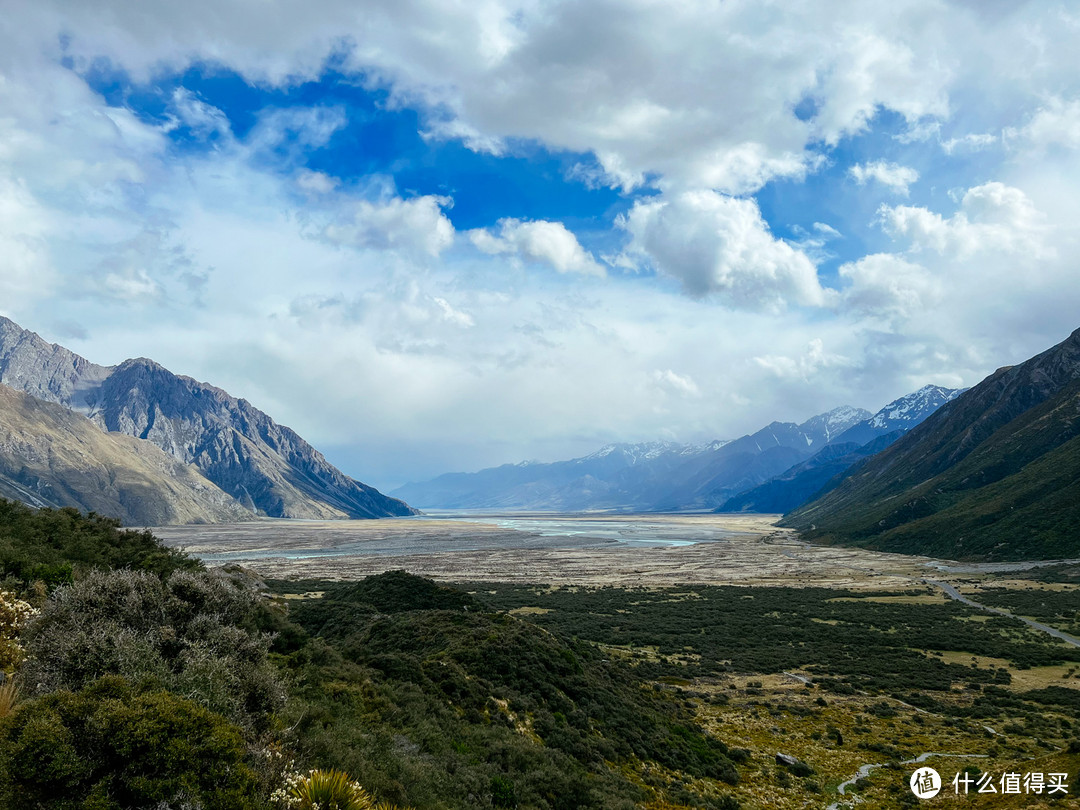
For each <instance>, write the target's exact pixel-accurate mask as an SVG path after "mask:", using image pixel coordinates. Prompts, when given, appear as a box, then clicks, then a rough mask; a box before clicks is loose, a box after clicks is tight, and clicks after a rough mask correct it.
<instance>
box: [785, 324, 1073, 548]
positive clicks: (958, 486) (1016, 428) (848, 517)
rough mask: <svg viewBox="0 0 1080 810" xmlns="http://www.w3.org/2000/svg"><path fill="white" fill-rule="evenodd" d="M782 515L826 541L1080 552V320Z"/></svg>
mask: <svg viewBox="0 0 1080 810" xmlns="http://www.w3.org/2000/svg"><path fill="white" fill-rule="evenodd" d="M837 484H838V485H837V486H835V487H834V488H832V489H831V490H830V491H828V492H825V493H823V494H822V495H821V496H820V497H818V498H816V499H815V500H813V501H811V502H810V503H807V504H805V505H803V506H801V507H800V508H798V509H796V510H795V511H794V512H792V513H791V514H789V515H787V516H785V518H784V520H783V524H784V525H787V526H791V527H794V528H797V529H799V530H801V531H802V532H803V534H804V536H805V537H807V538H808V539H813V540H815V541H819V542H836V543H850V544H857V545H861V546H866V547H870V548H877V549H883V550H888V551H899V552H904V553H920V554H931V555H933V556H939V557H941V556H947V557H952V558H954V559H975V558H979V559H1032V558H1042V559H1048V558H1067V557H1075V556H1077V555H1078V554H1080V542H1078V539H1077V538H1078V534H1077V526H1078V525H1080V330H1077V331H1076V332H1073V334H1072V335H1071V336H1070V337H1069V338H1068V339H1066V340H1065V341H1063V342H1062V343H1060V344H1058V345H1057V346H1054V347H1052V348H1050V349H1048V350H1047V351H1045V352H1043V353H1041V354H1039V355H1037V356H1035V357H1033V358H1031V359H1030V360H1028V361H1026V362H1024V363H1021V364H1019V365H1016V366H1006V367H1004V368H1000V369H998V370H997V371H996V372H994V373H993V374H991V375H990V376H989V377H987V378H986V379H985V380H983V381H982V382H981V383H979V384H978V385H976V386H975V387H973V388H971V389H970V390H968V391H967V392H965V393H964V394H963V395H961V396H959V397H957V398H956V399H954V400H953V401H951V402H949V403H947V404H946V405H944V406H943V407H942V408H940V409H939V410H938V411H937V412H935V413H934V414H933V415H932V416H930V417H929V418H928V419H926V421H924V422H923V423H922V424H921V425H919V426H918V427H916V428H914V429H912V430H911V431H910V432H908V433H907V434H906V435H904V436H902V437H901V438H900V439H898V440H897V441H896V442H894V443H893V444H892V445H891V446H889V447H887V448H885V449H884V450H882V451H881V452H880V453H877V454H876V455H873V456H871V457H869V458H867V459H865V460H863V461H862V462H860V463H858V464H856V465H855V466H853V467H852V468H851V469H850V470H849V471H848V473H847V474H846V476H845V477H844V478H843V480H841V481H839V482H837Z"/></svg>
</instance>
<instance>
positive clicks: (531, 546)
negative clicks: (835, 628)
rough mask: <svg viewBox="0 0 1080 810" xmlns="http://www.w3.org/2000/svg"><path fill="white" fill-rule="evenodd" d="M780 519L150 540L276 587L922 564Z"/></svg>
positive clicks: (371, 527)
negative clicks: (813, 541) (393, 574)
mask: <svg viewBox="0 0 1080 810" xmlns="http://www.w3.org/2000/svg"><path fill="white" fill-rule="evenodd" d="M777 518H778V516H777V515H741V514H740V515H717V514H704V515H696V514H695V515H676V514H664V515H607V514H602V515H593V514H590V515H562V514H521V513H513V514H488V515H466V516H460V515H457V516H438V517H417V518H404V519H387V520H364V521H296V520H263V521H256V522H251V523H239V524H223V525H209V526H168V527H161V528H156V529H154V530H153V531H154V533H155V534H156V535H157V536H158V537H161V538H162V539H163V540H164V541H165V542H166V543H168V544H169V545H172V546H178V547H183V548H185V549H186V550H187V551H189V552H191V553H193V554H195V555H197V556H199V557H201V558H203V559H204V560H206V561H207V562H208V563H210V564H223V563H226V562H236V563H240V564H242V565H244V566H247V567H249V568H252V569H254V570H255V571H257V572H259V573H260V574H262V575H263V576H266V577H275V578H290V579H292V578H327V579H354V578H359V577H363V576H366V575H368V574H373V573H381V572H383V571H389V570H395V569H404V570H407V571H409V572H411V573H415V574H420V575H423V576H428V577H431V578H433V579H438V580H443V581H458V582H462V581H474V582H528V583H545V584H575V585H606V584H610V585H648V586H661V585H674V584H685V583H691V584H692V583H701V584H744V585H822V586H830V587H844V588H867V587H872V588H894V587H902V586H909V585H913V584H916V583H917V582H918V578H919V577H921V576H925V575H926V571H927V565H928V564H931V563H933V562H940V561H932V560H930V559H929V558H925V557H909V556H905V555H898V554H883V553H879V552H873V551H864V550H861V549H849V548H833V547H822V546H811V545H808V544H806V543H804V542H801V541H799V540H798V539H797V538H796V537H795V536H794V535H793V534H792V533H791V532H790V531H788V530H784V529H778V528H777V527H776V526H775V525H774V523H775V521H776V520H777Z"/></svg>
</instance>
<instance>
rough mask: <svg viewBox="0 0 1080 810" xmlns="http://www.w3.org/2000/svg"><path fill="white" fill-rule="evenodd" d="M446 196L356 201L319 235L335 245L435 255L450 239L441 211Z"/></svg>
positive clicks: (450, 227) (449, 227)
mask: <svg viewBox="0 0 1080 810" xmlns="http://www.w3.org/2000/svg"><path fill="white" fill-rule="evenodd" d="M450 202H451V201H450V200H449V199H448V198H446V197H437V196H434V195H427V196H423V197H413V198H412V199H407V200H406V199H401V198H391V199H388V200H382V201H380V202H369V201H367V200H358V201H356V202H353V203H352V204H351V206H348V207H347V210H346V212H345V215H344V216H342V217H341V218H339V219H338V221H336V222H334V223H331V224H329V225H327V226H326V227H325V228H324V229H323V232H322V235H323V237H324V238H325V239H326V240H328V241H330V242H333V243H335V244H339V245H349V246H351V247H358V248H374V249H378V250H397V251H401V252H403V253H406V254H409V255H413V256H423V255H427V256H438V255H439V254H440V253H442V252H443V251H444V250H446V249H447V248H448V247H450V245H451V244H453V241H454V226H453V225H452V224H451V222H450V220H449V219H447V218H446V215H445V214H444V213H443V212H442V209H443V207H444V206H447V205H449V204H450Z"/></svg>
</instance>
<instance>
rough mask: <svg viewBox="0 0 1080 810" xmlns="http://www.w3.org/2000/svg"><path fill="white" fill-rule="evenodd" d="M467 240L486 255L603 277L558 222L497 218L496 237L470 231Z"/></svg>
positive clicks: (563, 271)
mask: <svg viewBox="0 0 1080 810" xmlns="http://www.w3.org/2000/svg"><path fill="white" fill-rule="evenodd" d="M469 239H471V240H472V243H473V244H474V245H476V247H477V248H478V249H479V250H481V251H483V252H484V253H487V254H489V255H500V254H505V255H510V256H514V257H519V258H521V259H523V260H525V261H538V262H544V263H546V264H548V265H550V266H551V267H553V268H555V270H557V271H558V272H560V273H581V274H584V275H591V276H603V275H604V268H603V266H601V265H600V264H599V263H597V261H596V259H594V258H593V256H592V254H590V253H589V252H588V251H586V250H585V249H584V248H583V247H582V246H581V244H580V243H579V242H578V240H577V237H576V236H574V234H572V233H571V232H570V231H568V230H567V229H566V226H565V225H563V224H562V223H561V222H548V221H546V220H533V221H525V222H523V221H522V220H518V219H513V218H507V219H500V220H499V223H498V234H497V235H496V234H495V233H493V232H492V231H489V230H487V229H484V228H478V229H476V230H473V231H470V232H469Z"/></svg>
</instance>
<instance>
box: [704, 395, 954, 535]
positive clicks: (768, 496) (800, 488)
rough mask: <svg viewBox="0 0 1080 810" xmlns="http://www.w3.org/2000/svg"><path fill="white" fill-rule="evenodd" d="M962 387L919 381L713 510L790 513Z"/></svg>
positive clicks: (908, 428) (916, 422)
mask: <svg viewBox="0 0 1080 810" xmlns="http://www.w3.org/2000/svg"><path fill="white" fill-rule="evenodd" d="M964 390H966V389H954V388H942V387H940V386H936V385H924V386H923V387H922V388H920V389H918V390H917V391H913V392H912V393H910V394H905V395H904V396H902V397H897V398H896V399H894V400H893V401H892V402H890V403H888V404H887V405H885V406H884V407H883V408H881V409H880V410H879V411H878V412H877V413H875V414H872V415H870V416H868V417H867V418H866V419H863V420H862V421H860V422H857V423H856V424H854V425H852V426H851V427H849V428H847V429H846V430H844V431H843V432H842V433H840V434H838V435H837V436H836V438H834V439H832V440H830V442H829V443H828V444H827V445H826V446H825V447H823V448H822V449H821V450H819V451H818V452H817V453H816V454H814V455H813V456H811V457H810V458H808V459H806V460H805V461H800V462H799V463H797V464H795V465H794V466H792V467H791V468H790V469H787V470H785V471H784V472H782V473H780V474H779V475H777V476H776V477H774V478H771V479H769V480H768V481H765V482H764V483H762V484H759V485H758V486H756V487H753V488H751V489H748V490H746V491H744V492H741V493H739V494H737V495H735V496H734V497H733V498H730V499H728V500H727V501H725V502H724V503H723V504H721V505H720V506H719V507H718V508H717V510H716V511H717V512H762V513H780V514H783V513H785V512H790V511H792V510H793V509H796V508H798V507H799V506H801V505H802V504H804V503H805V502H806V501H808V500H810V499H811V498H814V497H818V496H820V494H821V493H822V492H825V491H828V489H829V488H831V487H832V486H835V485H836V484H838V483H839V481H840V476H842V475H843V473H844V472H845V471H846V470H847V469H849V468H850V467H851V466H852V465H854V464H856V463H858V462H859V461H861V460H862V459H864V458H867V457H869V456H872V455H874V454H875V453H879V452H881V451H882V450H884V449H885V448H886V447H888V446H889V445H890V444H892V442H894V441H896V440H897V439H899V438H900V436H902V435H904V433H906V432H907V431H908V430H910V429H911V428H913V427H915V426H916V425H918V424H920V423H921V422H922V421H924V420H925V419H927V418H928V417H929V416H930V415H931V414H932V413H934V412H935V411H936V410H937V409H938V408H940V407H941V406H942V405H944V404H945V403H946V402H950V401H952V400H953V399H955V398H956V397H957V396H959V395H960V394H961V393H963V391H964Z"/></svg>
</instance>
